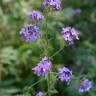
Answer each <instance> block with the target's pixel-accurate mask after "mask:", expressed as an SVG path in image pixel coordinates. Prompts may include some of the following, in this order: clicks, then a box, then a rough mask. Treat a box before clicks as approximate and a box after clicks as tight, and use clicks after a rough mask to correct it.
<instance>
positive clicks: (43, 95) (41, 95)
mask: <svg viewBox="0 0 96 96" xmlns="http://www.w3.org/2000/svg"><path fill="white" fill-rule="evenodd" d="M36 96H45V94H44V93H43V92H38V93H37V94H36Z"/></svg>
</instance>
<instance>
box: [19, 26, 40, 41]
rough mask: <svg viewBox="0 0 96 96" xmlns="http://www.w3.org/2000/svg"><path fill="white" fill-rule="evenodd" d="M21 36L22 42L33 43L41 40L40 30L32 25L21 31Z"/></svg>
mask: <svg viewBox="0 0 96 96" xmlns="http://www.w3.org/2000/svg"><path fill="white" fill-rule="evenodd" d="M20 35H21V36H22V40H23V41H26V42H33V41H35V40H37V39H38V38H40V33H39V28H38V27H37V26H34V25H32V24H29V25H27V27H25V28H22V29H21V30H20Z"/></svg>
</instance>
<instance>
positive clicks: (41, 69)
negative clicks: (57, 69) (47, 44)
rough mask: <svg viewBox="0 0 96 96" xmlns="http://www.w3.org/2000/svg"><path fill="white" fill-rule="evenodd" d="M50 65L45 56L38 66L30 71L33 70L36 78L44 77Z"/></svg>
mask: <svg viewBox="0 0 96 96" xmlns="http://www.w3.org/2000/svg"><path fill="white" fill-rule="evenodd" d="M51 67H52V63H51V61H49V60H48V58H47V57H46V56H45V57H44V58H42V60H41V61H40V63H39V64H37V66H36V67H34V68H33V69H32V70H34V73H35V74H37V76H46V75H47V74H48V72H49V71H50V70H51Z"/></svg>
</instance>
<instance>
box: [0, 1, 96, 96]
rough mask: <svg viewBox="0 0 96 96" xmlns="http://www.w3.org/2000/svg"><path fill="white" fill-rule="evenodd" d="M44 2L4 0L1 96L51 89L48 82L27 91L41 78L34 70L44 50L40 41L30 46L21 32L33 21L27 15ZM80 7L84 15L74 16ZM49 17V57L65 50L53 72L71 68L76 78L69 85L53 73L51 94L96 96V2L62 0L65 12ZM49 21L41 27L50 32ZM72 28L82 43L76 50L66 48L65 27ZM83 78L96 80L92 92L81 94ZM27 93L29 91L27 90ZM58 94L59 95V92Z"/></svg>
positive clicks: (0, 9) (0, 8)
mask: <svg viewBox="0 0 96 96" xmlns="http://www.w3.org/2000/svg"><path fill="white" fill-rule="evenodd" d="M42 1H43V0H0V96H33V93H36V92H38V91H39V90H41V91H46V90H47V85H46V81H44V82H40V83H39V84H37V85H35V86H34V87H32V88H31V89H30V90H27V87H28V86H30V85H32V84H34V83H35V82H36V81H38V80H39V79H40V78H38V77H37V76H36V75H34V73H33V71H32V68H33V67H34V66H35V65H36V64H37V63H38V62H39V61H40V60H41V58H42V56H44V54H43V51H41V50H40V41H37V42H33V43H32V44H28V43H25V42H22V41H21V38H20V35H19V31H20V29H21V28H22V27H24V26H26V25H27V24H28V23H29V22H30V20H29V19H28V17H27V13H28V12H30V11H32V10H34V9H35V10H39V11H41V12H42V10H43V7H41V5H42ZM78 8H80V9H81V10H82V12H81V14H79V15H76V14H74V10H75V9H78ZM46 14H48V15H49V16H48V17H47V30H48V31H49V33H50V36H49V39H50V43H49V46H48V54H49V56H51V55H52V54H54V53H55V52H56V51H57V50H58V49H59V48H63V47H65V48H64V50H63V51H61V52H60V53H59V54H58V55H56V56H54V58H53V59H52V63H53V70H54V71H58V70H57V68H59V67H61V66H68V67H69V68H71V69H72V70H73V74H74V79H73V81H72V82H71V83H72V84H71V85H70V86H66V85H65V84H63V83H62V82H60V81H57V82H55V81H56V77H55V75H54V74H52V75H53V76H52V79H51V80H50V85H51V88H50V91H52V93H54V94H53V95H52V96H79V95H80V96H96V0H91V1H90V0H62V10H61V11H60V12H57V13H52V14H50V12H48V13H44V15H46ZM45 25H46V22H43V24H42V25H41V24H40V25H39V26H40V30H41V31H42V32H45V31H46V26H45ZM66 25H69V26H73V27H75V28H76V29H77V31H78V34H79V38H80V40H79V41H75V46H74V47H70V46H68V47H66V45H67V44H66V42H65V41H64V40H63V38H62V37H61V36H60V31H61V29H62V27H64V26H66ZM83 77H88V78H90V79H91V80H92V81H93V88H92V90H91V91H90V92H89V93H85V94H78V86H79V83H80V80H82V78H83ZM26 90H27V91H26ZM57 91H58V93H57ZM55 93H56V94H55Z"/></svg>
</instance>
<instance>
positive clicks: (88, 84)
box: [79, 79, 92, 93]
mask: <svg viewBox="0 0 96 96" xmlns="http://www.w3.org/2000/svg"><path fill="white" fill-rule="evenodd" d="M91 88H92V82H91V81H89V80H88V79H85V80H84V81H83V82H82V83H81V85H80V87H79V92H80V93H83V92H88V91H89V90H90V89H91Z"/></svg>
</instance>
